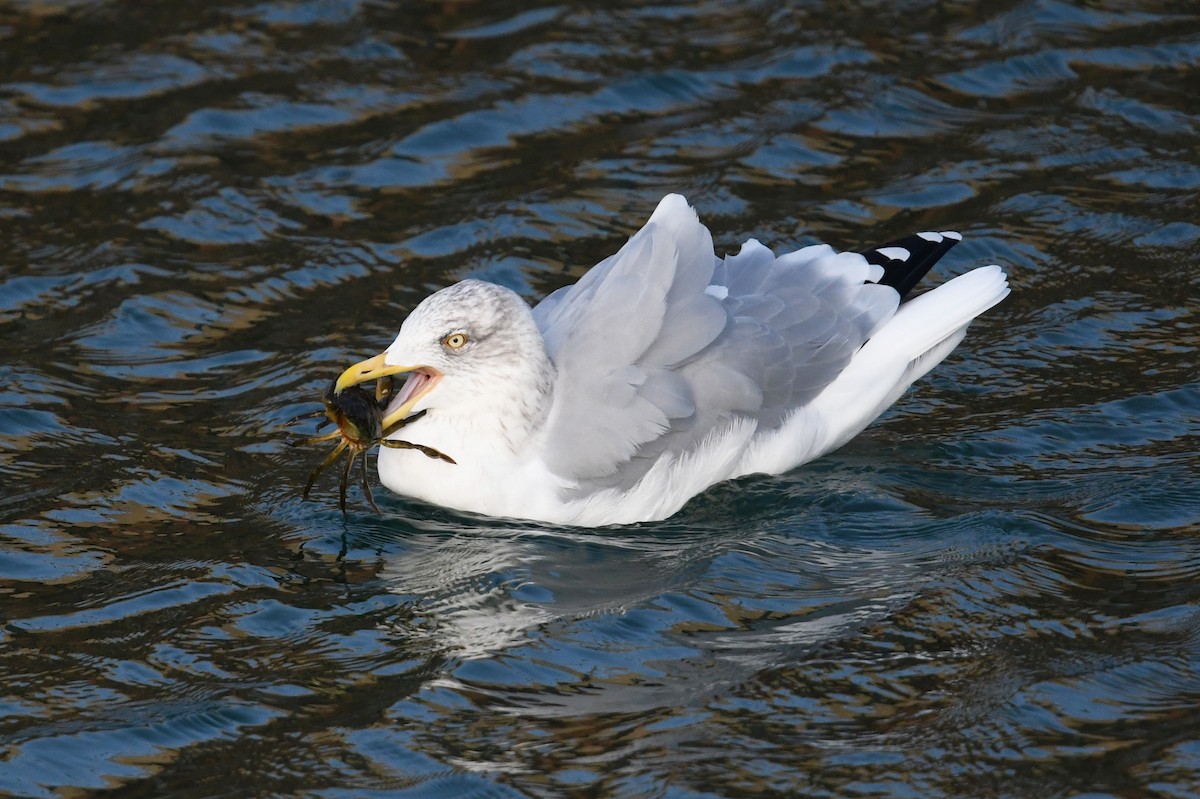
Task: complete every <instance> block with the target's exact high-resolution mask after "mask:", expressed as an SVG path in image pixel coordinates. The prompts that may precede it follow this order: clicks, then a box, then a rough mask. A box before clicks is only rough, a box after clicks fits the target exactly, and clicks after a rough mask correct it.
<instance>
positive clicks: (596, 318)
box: [533, 195, 900, 490]
mask: <svg viewBox="0 0 1200 799" xmlns="http://www.w3.org/2000/svg"><path fill="white" fill-rule="evenodd" d="M883 274H884V269H883V267H881V266H876V265H873V264H870V263H868V261H867V260H866V259H865V258H864V257H863V256H862V255H859V254H857V253H836V252H834V251H833V250H832V249H831V248H830V247H828V246H826V245H817V246H814V247H807V248H805V249H802V250H799V251H797V252H793V253H789V254H787V255H784V256H781V257H779V258H776V257H775V256H774V255H772V253H771V252H770V250H768V249H767V248H766V247H763V246H762V245H761V244H759V243H758V242H756V241H753V240H752V241H749V242H747V243H746V244H745V245H744V246H743V247H742V250H741V251H740V252H739V253H738V254H737V255H734V256H730V257H726V258H725V259H723V260H719V259H717V258H716V257H715V255H714V253H713V245H712V238H711V236H710V235H709V232H708V230H707V229H706V228H705V227H704V226H703V225H702V224H700V222H699V220H698V219H697V218H696V213H695V211H694V210H693V209H692V208H691V207H689V206H688V204H687V202H686V200H684V199H683V198H682V197H680V196H678V195H669V196H668V197H666V198H664V199H663V201H662V202H661V203H660V204H659V206H658V208H657V210H655V212H654V214H653V215H652V216H651V217H650V221H649V222H648V223H647V224H646V226H645V227H644V228H643V229H642V230H640V231H639V232H638V233H637V234H636V235H634V236H633V237H632V238H631V239H630V240H629V242H628V243H627V244H626V245H625V246H624V247H622V248H621V250H620V251H619V252H618V253H617V254H616V255H614V256H612V257H611V258H608V259H607V260H605V261H603V262H601V263H600V264H598V265H597V266H596V267H594V268H593V269H591V270H590V271H589V272H588V273H587V274H586V275H585V276H584V277H583V279H581V280H580V281H579V282H578V283H576V284H575V285H574V286H569V287H566V288H564V289H560V290H559V291H557V292H555V293H554V294H552V295H550V296H549V297H547V298H546V299H545V300H543V301H542V302H541V303H540V304H539V305H538V306H537V307H536V308H535V309H534V311H533V313H534V318H535V320H536V321H537V324H538V327H539V328H540V329H541V331H542V333H543V336H544V337H545V340H546V347H547V351H548V352H549V355H550V358H551V360H553V362H554V364H555V366H556V368H557V370H558V376H557V379H556V383H555V386H554V403H553V406H552V409H551V412H550V416H549V419H548V423H547V428H546V432H547V442H546V446H545V449H544V452H545V453H546V456H545V457H546V459H547V465H548V466H549V467H550V468H551V469H552V470H553V471H554V472H555V473H556V474H559V475H561V476H563V477H564V478H567V479H569V480H572V481H575V482H576V483H577V484H579V486H580V487H581V488H583V489H587V490H591V489H594V488H596V487H599V486H616V487H622V488H625V487H629V486H631V485H633V484H634V483H636V482H637V481H638V480H639V479H641V477H642V476H643V475H644V474H645V473H646V471H647V470H648V469H649V468H650V467H651V466H652V465H653V464H654V463H655V462H656V461H657V460H659V459H660V458H662V457H677V456H679V455H682V454H685V453H687V452H688V451H689V450H691V449H693V448H695V447H696V446H697V445H698V444H699V443H700V442H701V441H703V440H704V439H705V437H707V436H708V435H710V434H712V433H713V432H714V431H718V430H720V429H723V428H724V427H725V426H728V425H729V424H731V423H732V422H734V421H735V420H746V419H750V420H753V421H754V422H755V423H756V425H757V427H758V429H759V430H760V431H766V430H771V429H774V428H776V427H778V426H780V425H781V424H782V423H783V421H784V420H785V419H786V418H787V417H788V416H789V415H790V414H791V413H792V412H793V411H794V410H795V409H796V408H799V407H802V406H803V405H804V404H805V403H807V402H808V401H810V400H811V399H812V398H813V397H815V396H816V395H817V394H819V393H820V392H821V391H822V390H823V389H824V388H825V387H826V386H827V385H829V383H830V382H832V381H833V380H834V379H835V378H836V377H837V376H838V374H839V373H840V372H841V371H842V370H843V369H844V368H845V366H846V364H847V363H849V361H850V358H851V357H852V356H853V355H854V353H855V352H857V351H858V349H859V348H860V347H861V346H862V345H863V343H864V342H865V341H866V340H867V338H869V337H870V335H871V334H872V333H873V332H874V331H875V330H877V329H878V328H879V327H880V326H881V325H882V324H883V323H884V322H885V321H887V320H888V319H890V318H891V316H892V315H893V314H894V313H895V311H896V307H897V305H898V304H899V300H900V297H899V294H898V293H897V292H896V290H895V289H893V288H891V287H889V286H881V285H877V284H876V282H877V281H879V280H880V278H881V277H882V276H883Z"/></svg>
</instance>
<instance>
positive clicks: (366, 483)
mask: <svg viewBox="0 0 1200 799" xmlns="http://www.w3.org/2000/svg"><path fill="white" fill-rule="evenodd" d="M362 487H363V493H364V494H365V495H366V497H367V502H369V503H370V505H371V510H373V511H375V512H376V513H379V506H378V505H376V504H375V497H373V496H371V483H370V482H369V481H368V479H367V459H366V457H365V456H364V457H363V459H362Z"/></svg>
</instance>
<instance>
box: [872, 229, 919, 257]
mask: <svg viewBox="0 0 1200 799" xmlns="http://www.w3.org/2000/svg"><path fill="white" fill-rule="evenodd" d="M921 235H922V236H923V235H925V234H924V233H922V234H921ZM875 252H877V253H879V254H880V255H882V256H883V257H884V258H890V259H892V260H893V261H907V260H908V256H909V254H910V253H909V252H908V250H906V249H904V248H903V247H879V248H877V249H876V250H875Z"/></svg>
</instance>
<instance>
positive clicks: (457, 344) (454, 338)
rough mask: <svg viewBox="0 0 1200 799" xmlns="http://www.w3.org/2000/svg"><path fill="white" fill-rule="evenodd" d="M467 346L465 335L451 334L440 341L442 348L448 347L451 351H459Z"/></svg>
mask: <svg viewBox="0 0 1200 799" xmlns="http://www.w3.org/2000/svg"><path fill="white" fill-rule="evenodd" d="M466 344H467V334H466V333H451V334H450V335H448V336H446V337H445V338H444V339H442V346H443V347H449V348H450V349H452V350H460V349H462V348H463V347H465V346H466Z"/></svg>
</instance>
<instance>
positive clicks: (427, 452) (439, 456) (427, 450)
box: [379, 439, 457, 464]
mask: <svg viewBox="0 0 1200 799" xmlns="http://www.w3.org/2000/svg"><path fill="white" fill-rule="evenodd" d="M379 443H380V444H382V445H383V446H385V447H389V448H391V449H415V450H416V451H417V452H420V453H421V454H422V455H424V456H425V457H427V458H433V459H435V460H443V461H445V462H446V463H455V464H457V461H455V460H454V458H451V457H450V456H449V455H447V454H446V453H444V452H438V451H437V450H436V449H434V448H433V447H427V446H425V445H424V444H414V443H412V442H411V441H392V440H390V439H386V440H384V441H380V442H379Z"/></svg>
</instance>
